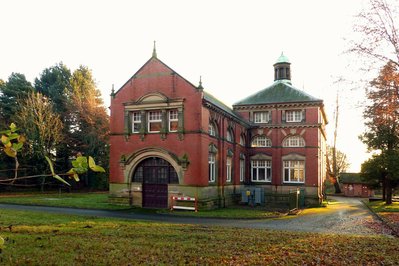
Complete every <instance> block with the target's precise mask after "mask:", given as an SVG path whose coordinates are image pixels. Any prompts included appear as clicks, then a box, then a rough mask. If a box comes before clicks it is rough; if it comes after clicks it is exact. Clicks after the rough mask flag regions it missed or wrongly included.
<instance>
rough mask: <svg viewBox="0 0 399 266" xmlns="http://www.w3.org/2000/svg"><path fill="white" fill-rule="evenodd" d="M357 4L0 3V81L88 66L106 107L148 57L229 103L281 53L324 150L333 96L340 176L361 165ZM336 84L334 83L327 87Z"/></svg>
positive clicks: (328, 0)
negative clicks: (323, 127)
mask: <svg viewBox="0 0 399 266" xmlns="http://www.w3.org/2000/svg"><path fill="white" fill-rule="evenodd" d="M364 7H365V1H364V0H350V1H348V0H306V1H305V0H302V1H297V0H285V1H257V0H252V1H234V0H230V1H225V0H218V1H216V0H213V1H212V0H201V1H190V0H185V1H183V0H167V1H166V0H163V1H162V0H159V1H155V0H147V1H135V0H131V1H121V0H113V1H90V0H86V1H83V0H68V1H61V0H59V1H57V0H51V1H44V0H36V1H29V0H26V1H21V0H14V1H6V0H0V10H1V16H0V34H1V37H0V79H3V80H7V79H8V77H9V75H10V74H11V73H12V72H19V73H22V74H25V76H26V77H27V79H28V80H29V81H31V82H34V79H35V78H36V77H38V76H39V75H40V73H41V72H42V71H43V70H44V69H45V68H48V67H51V66H53V65H55V64H56V63H59V62H63V63H64V64H65V65H66V66H67V67H69V68H70V69H71V70H74V69H76V68H78V67H79V65H85V66H88V67H89V68H90V69H91V70H92V72H93V76H94V78H95V80H96V83H97V86H98V88H99V89H100V90H101V92H102V96H103V99H104V102H105V104H106V106H109V102H110V96H109V95H110V93H111V88H112V84H114V85H115V89H116V90H117V89H119V88H120V87H121V86H122V85H123V84H124V83H125V82H126V81H127V80H128V79H129V78H130V77H131V76H132V75H133V74H134V73H135V72H136V71H137V70H138V69H139V68H140V67H141V66H142V65H143V64H144V63H145V62H146V61H147V60H148V59H149V58H150V57H151V55H152V49H153V42H154V41H156V49H157V55H158V58H159V59H161V60H162V61H163V62H164V63H166V64H167V65H168V66H170V67H171V68H172V69H174V70H175V71H176V72H177V73H179V74H180V75H182V76H183V77H185V78H186V79H187V80H189V81H190V82H191V83H193V84H195V85H196V84H198V82H199V79H200V76H202V82H203V87H204V88H205V90H206V91H208V92H209V93H211V94H213V95H214V96H216V97H217V98H218V99H220V100H221V101H223V102H224V103H226V104H227V105H230V106H231V105H232V104H234V103H235V102H237V101H239V100H241V99H243V98H245V97H246V96H248V95H251V94H253V93H255V92H257V91H259V90H262V89H264V88H266V87H268V86H269V85H271V84H272V83H273V78H274V76H273V75H274V74H273V64H274V63H275V62H276V60H277V58H278V57H279V56H280V54H281V53H282V52H284V54H285V55H286V56H287V57H288V58H289V60H290V62H291V73H292V84H293V85H294V86H295V87H297V88H298V89H302V90H304V91H305V92H307V93H309V94H311V95H313V96H315V97H318V98H320V99H323V100H324V104H325V109H326V113H327V116H328V118H329V121H330V123H329V125H328V126H327V134H328V143H330V144H332V138H333V130H334V126H333V124H334V121H333V116H334V109H335V99H336V95H337V92H339V99H340V100H339V101H340V111H339V114H340V117H339V126H338V143H337V148H338V149H339V150H341V151H343V152H344V153H346V154H347V156H348V159H349V162H350V164H351V166H350V168H349V169H348V170H349V171H352V172H355V171H359V170H360V165H361V163H362V162H363V161H364V160H365V159H367V158H368V157H369V154H367V150H366V147H365V145H364V144H363V143H361V141H360V140H359V138H358V136H359V135H360V134H361V133H362V132H363V131H364V127H363V117H362V111H363V101H364V89H363V88H361V87H360V86H357V85H356V84H357V83H356V80H358V79H360V78H361V74H360V73H358V72H357V71H356V65H357V64H358V63H359V62H358V61H359V60H358V58H356V57H355V56H353V55H348V54H346V53H344V52H345V50H346V49H347V48H348V39H352V37H353V36H354V33H353V24H354V23H355V21H356V19H355V15H356V14H358V13H359V12H360V11H361V9H362V8H364ZM338 80H345V81H344V82H337V81H338Z"/></svg>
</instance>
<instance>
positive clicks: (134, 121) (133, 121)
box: [132, 112, 142, 133]
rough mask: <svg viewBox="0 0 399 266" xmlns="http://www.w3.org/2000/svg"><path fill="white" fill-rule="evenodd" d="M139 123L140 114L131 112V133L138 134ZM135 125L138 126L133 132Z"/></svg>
mask: <svg viewBox="0 0 399 266" xmlns="http://www.w3.org/2000/svg"><path fill="white" fill-rule="evenodd" d="M137 118H138V119H137ZM141 123H142V121H141V113H140V112H132V133H140V129H141ZM135 125H138V129H137V130H135Z"/></svg>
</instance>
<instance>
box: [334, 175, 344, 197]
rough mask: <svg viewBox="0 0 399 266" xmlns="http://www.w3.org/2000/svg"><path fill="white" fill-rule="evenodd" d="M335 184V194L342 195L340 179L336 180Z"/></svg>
mask: <svg viewBox="0 0 399 266" xmlns="http://www.w3.org/2000/svg"><path fill="white" fill-rule="evenodd" d="M334 179H335V182H334V188H335V194H340V193H342V191H341V187H340V186H339V182H338V178H336V177H335V178H334Z"/></svg>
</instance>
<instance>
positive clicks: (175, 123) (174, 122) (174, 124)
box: [169, 121, 178, 131]
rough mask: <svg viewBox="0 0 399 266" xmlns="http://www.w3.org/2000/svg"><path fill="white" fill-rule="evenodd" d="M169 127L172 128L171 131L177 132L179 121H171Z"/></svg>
mask: <svg viewBox="0 0 399 266" xmlns="http://www.w3.org/2000/svg"><path fill="white" fill-rule="evenodd" d="M169 127H170V129H169V130H170V131H177V127H178V122H177V121H171V122H170V123H169Z"/></svg>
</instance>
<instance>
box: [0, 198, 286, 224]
mask: <svg viewBox="0 0 399 266" xmlns="http://www.w3.org/2000/svg"><path fill="white" fill-rule="evenodd" d="M0 203H12V204H24V205H42V206H54V207H72V208H82V209H105V210H125V211H129V212H140V213H154V212H157V213H162V214H165V213H166V214H170V215H176V216H192V217H208V218H230V219H244V218H245V219H262V218H270V217H276V216H280V215H281V214H280V213H278V212H269V211H266V210H264V209H261V208H226V209H216V210H209V211H208V210H204V211H203V210H201V211H199V212H192V211H173V212H171V211H169V210H152V209H142V208H136V207H134V208H132V207H129V206H120V205H113V204H109V203H108V193H62V194H58V193H52V194H38V193H34V194H11V195H10V194H8V195H7V194H6V195H4V194H3V195H1V194H0Z"/></svg>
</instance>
